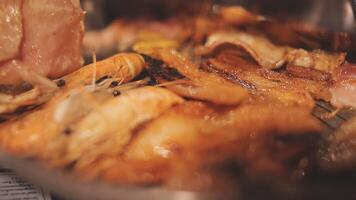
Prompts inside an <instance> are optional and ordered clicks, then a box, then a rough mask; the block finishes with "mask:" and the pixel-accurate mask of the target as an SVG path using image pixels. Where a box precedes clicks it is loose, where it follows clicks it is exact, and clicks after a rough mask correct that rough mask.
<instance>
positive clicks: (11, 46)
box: [0, 0, 84, 85]
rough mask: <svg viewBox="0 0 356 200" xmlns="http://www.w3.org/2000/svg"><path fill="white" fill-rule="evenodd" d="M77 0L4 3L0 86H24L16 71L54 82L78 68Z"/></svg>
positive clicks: (79, 24) (80, 14)
mask: <svg viewBox="0 0 356 200" xmlns="http://www.w3.org/2000/svg"><path fill="white" fill-rule="evenodd" d="M83 16H84V14H83V11H82V10H81V8H80V2H79V0H31V1H26V0H4V1H2V2H1V5H0V28H1V33H0V85H9V84H19V83H21V82H24V81H25V80H24V79H26V77H22V76H21V75H20V73H19V72H18V71H19V70H27V71H31V72H34V73H37V74H39V75H42V76H47V77H50V78H58V77H60V76H63V75H65V74H67V73H69V72H72V71H74V70H75V69H78V68H79V67H80V66H81V64H82V58H81V43H82V37H83V30H84V26H83V24H82V21H83Z"/></svg>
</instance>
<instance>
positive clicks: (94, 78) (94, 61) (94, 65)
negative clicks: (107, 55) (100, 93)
mask: <svg viewBox="0 0 356 200" xmlns="http://www.w3.org/2000/svg"><path fill="white" fill-rule="evenodd" d="M92 59H93V79H92V87H93V90H95V85H96V84H95V80H96V52H95V49H93V50H92Z"/></svg>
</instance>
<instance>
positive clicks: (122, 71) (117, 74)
mask: <svg viewBox="0 0 356 200" xmlns="http://www.w3.org/2000/svg"><path fill="white" fill-rule="evenodd" d="M144 66H145V60H144V59H143V57H142V56H141V55H139V54H136V53H120V54H117V55H114V56H112V57H110V58H107V59H105V60H102V61H100V62H97V63H93V64H90V65H87V66H85V67H83V68H81V69H79V70H77V71H75V72H73V73H71V74H69V75H67V76H65V77H64V78H63V80H64V81H65V82H66V87H68V88H73V87H77V86H79V85H88V84H90V83H92V80H93V74H94V73H96V77H95V79H96V80H98V79H100V78H102V77H108V78H109V77H111V78H113V79H119V80H120V82H128V81H130V80H132V79H133V78H134V77H136V76H137V75H138V74H139V73H141V71H142V70H143V68H144Z"/></svg>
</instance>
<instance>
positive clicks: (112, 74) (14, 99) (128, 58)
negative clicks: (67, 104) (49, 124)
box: [0, 53, 145, 115]
mask: <svg viewBox="0 0 356 200" xmlns="http://www.w3.org/2000/svg"><path fill="white" fill-rule="evenodd" d="M144 65H145V62H144V59H143V58H142V56H140V55H138V54H134V53H121V54H117V55H114V56H112V57H110V58H107V59H105V60H102V61H100V62H95V63H93V64H90V65H87V66H85V67H82V68H80V69H79V70H77V71H75V72H73V73H71V74H69V75H67V76H65V77H63V78H61V79H58V80H56V84H57V85H56V84H55V83H54V82H52V81H50V80H48V79H47V78H45V77H43V76H40V75H38V74H37V73H34V72H31V71H27V70H25V69H21V70H19V74H21V75H22V76H23V77H24V78H26V80H28V81H29V82H32V83H33V84H34V85H35V86H34V88H33V89H31V90H29V91H27V92H25V93H22V94H19V95H16V96H12V95H6V94H0V115H1V114H4V113H11V112H13V111H15V110H16V109H18V108H20V107H23V106H29V105H39V104H42V103H44V102H46V101H48V100H49V99H50V98H51V97H52V96H53V95H54V94H55V93H56V91H57V90H59V88H63V89H64V88H66V89H69V88H75V87H80V86H86V85H92V86H93V87H95V86H96V85H99V86H104V85H103V84H102V82H103V81H106V82H108V80H111V82H113V81H115V82H114V84H117V85H118V84H121V83H125V82H128V81H130V80H132V79H133V78H134V77H135V76H137V75H138V74H139V73H141V71H142V70H143V68H144ZM19 67H20V66H19ZM106 79H108V80H106ZM111 82H110V83H111ZM106 86H108V85H106ZM60 91H61V90H59V92H60Z"/></svg>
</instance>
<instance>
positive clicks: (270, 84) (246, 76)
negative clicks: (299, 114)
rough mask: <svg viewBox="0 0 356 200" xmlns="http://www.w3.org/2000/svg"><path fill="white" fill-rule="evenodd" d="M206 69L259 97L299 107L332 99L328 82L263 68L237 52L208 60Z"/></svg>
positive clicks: (226, 52) (224, 53) (227, 52)
mask: <svg viewBox="0 0 356 200" xmlns="http://www.w3.org/2000/svg"><path fill="white" fill-rule="evenodd" d="M202 67H204V68H205V69H206V70H208V71H212V72H216V73H218V74H220V75H221V76H223V77H225V78H226V79H228V80H230V81H233V82H235V83H238V84H241V85H243V86H244V87H245V88H247V89H249V90H250V91H252V92H253V93H255V94H257V96H259V95H262V96H263V97H265V98H267V99H270V100H274V101H280V102H283V103H285V104H288V105H293V104H299V105H304V106H307V107H310V108H312V107H313V106H314V101H313V99H312V98H311V97H310V94H311V95H312V96H313V97H314V98H317V99H324V100H326V101H327V100H329V99H330V94H329V91H328V88H327V87H328V84H329V83H328V82H323V81H314V80H307V79H302V78H297V77H293V76H290V75H288V74H287V73H284V72H276V71H271V70H268V69H261V68H259V67H258V66H257V65H256V64H254V63H253V62H249V61H247V60H246V59H243V58H241V57H240V56H239V55H238V54H237V55H236V52H235V51H225V52H222V53H220V54H219V55H218V56H217V57H216V58H211V59H208V60H207V63H206V64H205V65H203V66H202Z"/></svg>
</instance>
